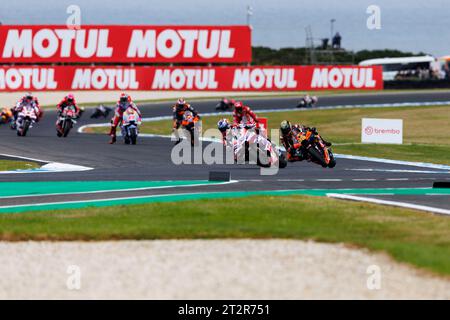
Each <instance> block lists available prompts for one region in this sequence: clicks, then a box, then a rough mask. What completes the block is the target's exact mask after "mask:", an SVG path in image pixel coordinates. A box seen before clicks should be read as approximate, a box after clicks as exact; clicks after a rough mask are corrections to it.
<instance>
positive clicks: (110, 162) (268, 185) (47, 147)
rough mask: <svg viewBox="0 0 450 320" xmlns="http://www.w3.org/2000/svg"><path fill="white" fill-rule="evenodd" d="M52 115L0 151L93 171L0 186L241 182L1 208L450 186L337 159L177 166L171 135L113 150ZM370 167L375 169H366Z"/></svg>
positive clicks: (427, 97)
mask: <svg viewBox="0 0 450 320" xmlns="http://www.w3.org/2000/svg"><path fill="white" fill-rule="evenodd" d="M435 101H450V92H434V93H429V92H427V93H386V94H379V93H377V94H349V95H347V94H345V95H344V94H342V95H333V96H324V97H321V99H320V105H322V106H339V105H361V104H383V103H402V102H435ZM245 102H246V103H247V104H249V105H251V106H252V107H253V108H254V109H258V110H259V109H276V108H291V107H293V106H295V104H296V102H297V99H296V98H272V97H267V98H253V99H245ZM191 103H192V104H193V105H194V106H195V107H196V108H197V109H198V111H199V112H200V113H206V112H214V111H215V110H214V106H215V104H216V103H217V101H216V100H199V101H192V102H191ZM170 106H171V103H169V102H164V103H162V102H158V103H149V104H146V105H143V106H142V107H141V110H142V111H143V115H144V117H154V116H169V115H170V114H171V107H170ZM89 113H90V110H87V111H86V114H85V115H83V117H82V119H81V120H80V121H79V123H78V126H81V125H85V124H90V123H97V122H105V120H98V121H97V120H95V121H93V120H91V119H89ZM54 122H55V112H53V111H48V112H46V114H45V117H44V118H43V120H42V121H41V122H40V123H38V124H37V125H36V126H35V127H34V128H32V129H31V132H30V134H29V136H27V137H25V138H23V137H18V136H16V134H15V132H14V131H11V130H9V129H8V128H7V127H6V126H1V127H0V154H12V155H16V156H22V157H30V158H35V159H42V160H45V161H52V162H62V163H69V164H74V165H81V166H86V167H92V168H94V169H93V170H90V171H82V172H61V173H14V174H0V182H11V181H100V180H101V181H105V180H108V181H109V180H111V181H117V180H128V181H130V180H152V181H155V180H207V179H208V175H209V172H210V171H229V172H231V178H232V179H233V180H238V182H236V183H232V184H223V185H208V186H196V187H190V188H182V187H181V188H170V189H149V190H141V191H123V192H114V193H89V194H71V195H58V196H41V197H22V198H4V199H1V203H2V205H17V204H27V203H36V202H49V201H66V200H68V199H70V200H86V199H105V198H109V197H111V198H116V197H126V196H139V195H153V194H167V193H185V192H188V191H189V192H206V191H208V192H214V191H236V190H246V191H248V190H280V189H347V188H348V189H360V188H426V187H431V186H432V183H433V181H450V174H449V171H448V170H442V169H436V168H431V169H430V168H421V167H415V166H410V165H399V164H389V163H382V162H373V161H362V160H353V159H338V165H337V166H336V168H334V169H323V168H321V167H319V166H317V165H314V164H311V163H306V162H302V163H289V164H288V167H287V168H285V169H282V170H280V171H279V172H278V174H277V175H274V176H270V175H269V176H263V175H260V168H259V167H256V166H252V165H239V166H237V165H174V164H173V163H172V161H171V158H170V153H171V149H172V146H173V143H172V142H171V141H170V140H169V139H166V138H141V139H140V141H139V144H138V145H136V146H130V145H124V144H123V143H122V142H121V141H120V139H119V141H118V143H117V144H115V145H109V144H108V139H109V138H108V137H107V136H105V135H95V134H80V133H76V130H73V132H71V134H70V136H69V137H68V138H66V139H62V138H58V137H57V136H56V134H55V129H54ZM370 169H372V171H368V170H370ZM376 198H378V199H385V200H392V201H402V202H407V203H412V204H419V205H426V206H432V207H435V208H442V209H446V210H450V196H449V195H434V196H433V195H427V194H423V195H403V196H401V195H391V194H388V192H387V194H386V195H377V196H376Z"/></svg>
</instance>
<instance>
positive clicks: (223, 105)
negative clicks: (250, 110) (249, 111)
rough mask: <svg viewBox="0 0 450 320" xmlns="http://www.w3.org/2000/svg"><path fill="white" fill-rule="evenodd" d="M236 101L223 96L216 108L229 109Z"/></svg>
mask: <svg viewBox="0 0 450 320" xmlns="http://www.w3.org/2000/svg"><path fill="white" fill-rule="evenodd" d="M235 103H236V101H235V100H234V99H227V98H223V99H222V100H221V101H220V102H219V103H218V105H217V107H216V110H224V111H225V110H228V109H231V108H232V107H233V106H234V104H235Z"/></svg>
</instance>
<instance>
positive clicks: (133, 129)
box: [120, 107, 141, 144]
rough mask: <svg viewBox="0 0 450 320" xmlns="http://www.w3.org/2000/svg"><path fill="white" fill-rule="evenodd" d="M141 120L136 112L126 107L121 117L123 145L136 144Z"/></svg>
mask: <svg viewBox="0 0 450 320" xmlns="http://www.w3.org/2000/svg"><path fill="white" fill-rule="evenodd" d="M140 124H141V120H140V117H139V114H138V113H137V111H136V110H134V109H133V108H131V107H128V108H127V110H125V112H124V113H123V117H122V125H121V127H120V128H121V130H122V137H123V140H124V142H125V144H136V143H137V138H138V135H139V125H140Z"/></svg>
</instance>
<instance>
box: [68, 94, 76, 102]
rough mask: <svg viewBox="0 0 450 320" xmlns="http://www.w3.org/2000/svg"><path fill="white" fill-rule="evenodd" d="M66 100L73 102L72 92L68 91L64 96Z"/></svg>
mask: <svg viewBox="0 0 450 320" xmlns="http://www.w3.org/2000/svg"><path fill="white" fill-rule="evenodd" d="M66 101H67V102H74V101H75V97H74V96H73V94H71V93H69V94H68V95H67V96H66Z"/></svg>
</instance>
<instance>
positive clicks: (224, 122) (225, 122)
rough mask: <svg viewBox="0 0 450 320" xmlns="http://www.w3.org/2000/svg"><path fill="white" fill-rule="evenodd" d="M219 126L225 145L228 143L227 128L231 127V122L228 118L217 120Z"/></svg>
mask: <svg viewBox="0 0 450 320" xmlns="http://www.w3.org/2000/svg"><path fill="white" fill-rule="evenodd" d="M217 128H218V129H219V131H220V133H222V142H223V144H224V145H227V130H228V129H230V128H231V126H230V122H229V121H228V119H226V118H224V119H220V120H219V121H218V122H217Z"/></svg>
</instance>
